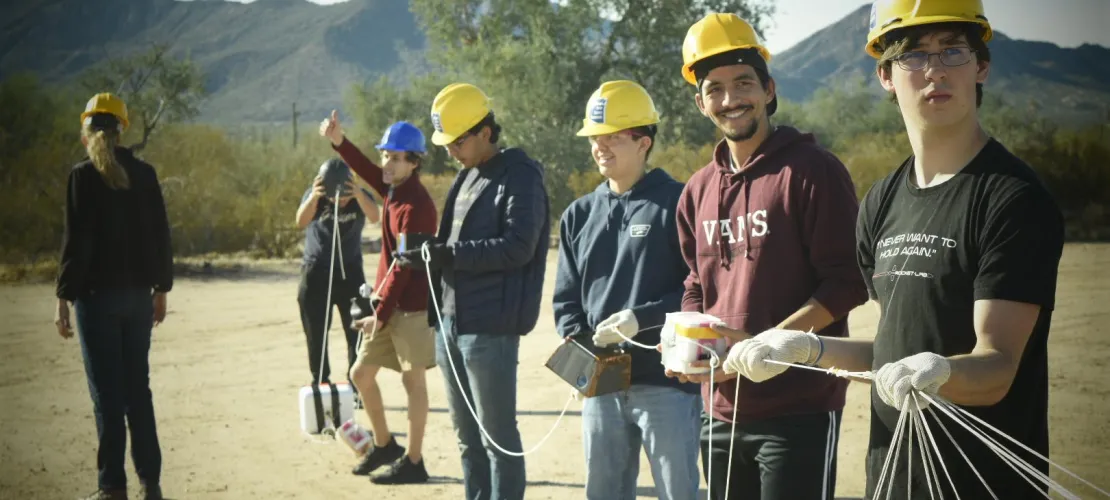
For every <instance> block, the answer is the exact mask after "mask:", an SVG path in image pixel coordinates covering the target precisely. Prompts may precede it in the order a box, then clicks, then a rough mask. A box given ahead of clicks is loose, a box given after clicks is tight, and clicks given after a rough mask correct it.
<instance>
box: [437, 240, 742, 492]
mask: <svg viewBox="0 0 1110 500" xmlns="http://www.w3.org/2000/svg"><path fill="white" fill-rule="evenodd" d="M420 257H421V258H422V259H423V260H424V269H425V271H426V273H425V274H426V275H427V278H428V286H429V287H430V288H431V289H433V290H434V289H435V284H434V283H433V282H432V268H431V260H432V255H431V250H430V244H429V242H424V243H423V244H422V245H421V247H420ZM431 295H432V305H433V307H434V308H435V312H436V317H437V318H438V319H439V326H438V327H437V328H436V329H437V330H439V333H440V336H441V337H443V343H444V348H445V351H446V354H447V362H448V364H450V365H451V372H452V374H453V375H454V376H455V383H456V384H457V385H458V388H459V393H460V395H461V396H462V398H463V402H464V403H466V407H467V409H468V410H470V415H471V416H472V417H474V421H475V422H476V423H477V424H478V429H479V430H480V431H481V432H482V435H484V436H485V437H486V439H487V440H488V441H489V443H490V444H492V445H493V447H494V448H497V449H498V450H500V451H501V452H502V453H505V454H506V455H510V456H515V457H523V456H526V455H529V454H531V453H534V452H535V451H537V450H539V449H540V447H542V446H543V445H544V443H546V442H547V440H548V438H550V437H551V435H552V434H553V433H554V432H555V429H556V428H558V427H559V422H561V421H562V419H563V416H564V415H565V414H566V412H567V408H569V407H570V402H571V401H573V400H574V396H573V395H571V396H570V397H568V398H567V402H566V404H565V405H563V410H562V411H561V412H560V413H559V417H558V418H557V419H556V420H555V424H554V425H552V426H551V430H549V431H548V432H547V435H545V436H544V437H543V439H540V441H539V442H538V443H536V445H535V446H533V447H532V448H531V449H529V450H528V451H520V452H515V451H510V450H506V449H505V448H504V447H503V446H501V445H500V444H499V443H498V442H497V441H495V440H494V439H493V437H492V436H490V435H489V432H488V431H487V430H486V428H485V426H484V425H482V420H481V419H479V418H478V414H477V412H476V411H474V406H473V404H471V402H470V398H468V397H467V396H466V389H465V388H464V387H463V384H462V379H461V378H460V377H459V371H458V369H457V368H456V367H455V360H454V357H453V356H451V350H450V348H449V344H450V339H449V338H448V337H447V332H446V330H445V329H444V328H443V316H442V315H441V313H440V308H439V300H438V299H437V298H436V294H434V293H433V294H431ZM660 326H661V325H660ZM652 328H658V326H652V327H648V328H643V329H640V330H638V331H637V332H636V333H639V332H641V331H644V330H649V329H652ZM612 331H614V332H616V334H617V335H618V336H620V337H621V338H622V339H624V340H625V341H626V342H628V343H629V344H631V345H634V346H637V347H640V348H643V349H649V350H655V346H649V345H647V344H641V343H639V342H636V341H634V340H632V339H631V338H628V337H626V336H625V335H624V334H623V333H621V332H620V331H619V330H617V329H616V327H613V329H612ZM684 340H688V339H684ZM691 342H692V341H691ZM693 344H694V345H696V346H698V347H700V348H703V349H706V350H707V351H708V352H709V355H710V377H709V384H710V389H709V390H710V394H712V392H713V372H714V371H716V367H717V366H720V358H719V357H718V356H717V353H716V352H713V351H712V350H711V349H708V348H706V347H705V346H702V345H700V344H698V343H696V342H693ZM737 389H739V386H738V387H737ZM735 411H736V409H735V408H733V412H734V413H735ZM735 422H736V418H735V415H734V416H733V426H734V427H735V425H736V424H735ZM709 433H710V434H709V439H710V441H712V439H713V428H712V427H710V430H709ZM729 458H730V463H731V457H729ZM708 462H709V465H708V467H707V468H708V470H707V475H708V472H709V471H711V470H712V458H710V459H709V461H708ZM730 467H731V466H730ZM710 477H711V476H710ZM707 483H708V481H707ZM726 496H727V486H726Z"/></svg>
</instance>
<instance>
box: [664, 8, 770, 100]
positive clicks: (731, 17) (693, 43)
mask: <svg viewBox="0 0 1110 500" xmlns="http://www.w3.org/2000/svg"><path fill="white" fill-rule="evenodd" d="M736 49H756V50H757V51H758V52H759V55H760V56H762V57H763V60H764V62H771V51H769V50H767V48H766V47H764V46H763V44H761V43H760V42H759V36H758V35H757V34H756V32H755V29H753V28H752V26H751V25H750V24H748V23H747V21H744V20H743V19H740V16H737V15H736V14H725V13H712V14H709V15H707V16H705V17H703V18H702V19H701V20H700V21H698V22H696V23H694V25H693V26H690V29H689V30H687V31H686V39H685V40H683V42H682V77H683V78H685V79H686V81H687V82H689V83H690V84H691V85H697V84H698V81H697V79H696V78H695V77H694V69H693V66H694V64H696V63H697V62H698V61H701V60H703V59H706V58H709V57H712V56H715V55H717V54H721V53H724V52H728V51H730V50H736Z"/></svg>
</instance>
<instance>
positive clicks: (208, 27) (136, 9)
mask: <svg viewBox="0 0 1110 500" xmlns="http://www.w3.org/2000/svg"><path fill="white" fill-rule="evenodd" d="M3 10H4V12H3V15H2V16H0V19H4V20H3V21H0V47H2V49H0V50H2V52H0V78H3V77H4V76H5V75H9V74H11V73H13V72H16V71H21V70H29V71H32V72H34V73H36V74H38V75H39V77H40V78H42V79H43V80H44V81H47V82H66V81H71V80H72V79H73V78H75V77H76V76H77V75H79V73H80V72H81V71H82V70H84V69H86V68H87V67H88V66H89V65H90V64H94V63H95V62H96V61H98V60H101V59H102V58H103V57H105V56H106V55H110V56H121V55H125V54H129V53H134V52H136V51H141V50H143V49H144V47H145V46H146V45H147V44H149V43H152V42H170V43H172V44H173V52H174V53H175V54H188V55H189V56H191V57H192V59H193V60H194V61H195V62H197V63H198V64H199V65H200V66H201V68H202V69H203V70H204V72H205V74H206V76H207V81H206V88H207V89H208V92H209V96H208V98H207V99H205V101H204V103H203V105H202V108H201V119H202V120H205V121H285V120H288V119H289V118H290V113H291V111H292V110H291V106H292V103H293V102H294V101H296V102H297V109H298V111H304V112H306V113H315V114H322V113H323V112H325V111H326V110H328V109H331V107H334V106H335V105H337V104H339V103H340V102H341V100H342V97H343V93H344V92H345V91H346V90H347V89H348V88H349V87H350V86H351V84H353V83H361V82H364V81H366V80H368V79H370V78H373V77H374V76H375V75H377V74H381V73H384V72H387V71H389V70H390V69H392V68H394V67H395V66H396V65H397V64H398V63H399V62H400V61H399V56H398V53H397V50H396V49H397V47H398V46H404V47H407V48H410V49H414V50H419V49H421V48H422V47H423V44H424V37H423V35H422V34H421V33H420V32H419V31H418V29H417V28H416V24H415V20H414V19H413V16H412V14H411V13H410V12H409V10H408V5H407V3H406V2H398V1H396V0H351V1H349V2H345V3H340V4H335V5H330V6H321V5H316V4H313V3H309V2H307V1H304V0H258V1H256V2H253V3H250V4H239V3H233V2H224V1H204V0H200V1H190V2H180V1H175V0H48V1H38V0H24V1H22V2H15V3H12V4H8V5H5V6H4V7H3Z"/></svg>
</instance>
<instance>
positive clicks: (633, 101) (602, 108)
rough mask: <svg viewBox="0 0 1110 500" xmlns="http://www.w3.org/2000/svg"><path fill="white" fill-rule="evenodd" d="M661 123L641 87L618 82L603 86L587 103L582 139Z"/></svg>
mask: <svg viewBox="0 0 1110 500" xmlns="http://www.w3.org/2000/svg"><path fill="white" fill-rule="evenodd" d="M656 123H659V111H657V110H656V109H655V102H654V101H652V100H651V96H650V95H648V93H647V90H645V89H644V88H643V87H642V86H640V84H638V83H636V82H633V81H630V80H615V81H611V82H605V83H602V84H601V87H598V89H597V90H595V91H594V93H593V95H591V96H590V100H589V101H588V102H587V103H586V117H585V118H583V119H582V128H581V129H579V130H578V135H579V136H592V135H604V134H612V133H613V132H619V131H621V130H626V129H630V128H635V127H642V126H644V125H654V124H656Z"/></svg>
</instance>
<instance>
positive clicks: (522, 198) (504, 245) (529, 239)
mask: <svg viewBox="0 0 1110 500" xmlns="http://www.w3.org/2000/svg"><path fill="white" fill-rule="evenodd" d="M482 168H483V169H485V170H486V172H487V175H483V176H482V178H480V179H479V180H478V181H477V183H478V184H476V185H475V188H476V189H477V191H478V195H477V196H476V197H475V199H474V201H473V203H472V204H471V205H470V209H469V210H467V211H466V213H463V214H456V213H454V210H453V207H454V206H455V199H456V198H457V197H458V194H459V188H460V186H461V184H462V181H463V179H464V178H465V176H463V175H458V176H456V177H455V182H454V183H453V184H452V185H451V189H450V190H449V191H448V193H447V201H446V203H445V204H444V207H446V208H444V210H443V216H442V218H441V220H440V224H439V233H438V234H437V235H436V241H438V242H440V243H447V238H448V236H449V235H450V234H451V226H452V224H453V221H454V220H455V218H456V217H458V218H460V219H462V223H463V224H462V228H461V230H460V233H459V241H457V242H455V243H454V244H452V245H451V251H452V253H453V254H454V259H453V262H452V264H451V265H450V267H446V268H444V269H442V270H440V271H435V272H434V273H433V274H432V283H433V284H434V288H433V289H432V291H431V293H432V294H434V295H435V298H436V301H437V303H442V301H441V300H440V299H441V298H442V297H443V293H442V290H441V287H442V284H443V282H442V273H445V272H450V273H455V276H454V284H455V290H454V296H455V311H456V312H455V322H454V324H455V328H456V330H457V333H458V334H460V335H463V334H472V333H481V334H491V335H526V334H527V333H528V332H530V331H532V329H533V328H535V326H536V322H537V320H538V319H539V315H540V296H541V295H542V293H543V279H544V267H545V264H546V263H547V250H548V246H549V244H550V239H551V221H550V216H549V212H550V210H551V207H550V202H549V201H548V197H547V189H546V188H545V187H544V184H543V182H544V171H543V165H541V164H540V163H539V162H537V161H536V160H533V159H532V158H529V157H528V155H527V154H526V153H525V152H524V151H522V150H520V149H517V148H509V149H505V150H502V151H501V152H499V153H498V154H497V155H495V156H494V157H493V158H491V159H490V160H489V162H487V163H486V165H484V166H483V167H482ZM434 309H435V308H434V307H429V308H428V320H429V324H431V325H432V326H436V325H438V323H439V321H438V318H437V317H436V311H435V310H434Z"/></svg>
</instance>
